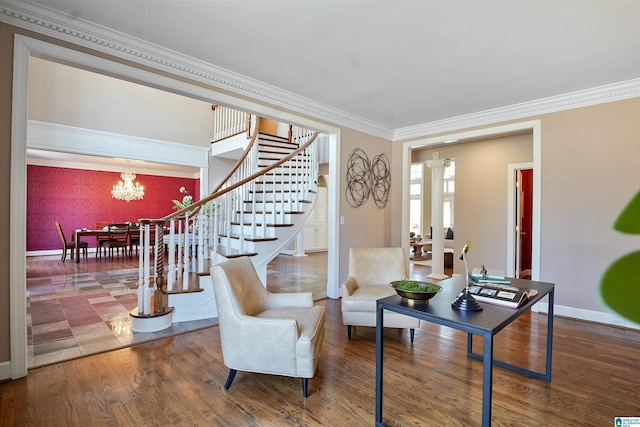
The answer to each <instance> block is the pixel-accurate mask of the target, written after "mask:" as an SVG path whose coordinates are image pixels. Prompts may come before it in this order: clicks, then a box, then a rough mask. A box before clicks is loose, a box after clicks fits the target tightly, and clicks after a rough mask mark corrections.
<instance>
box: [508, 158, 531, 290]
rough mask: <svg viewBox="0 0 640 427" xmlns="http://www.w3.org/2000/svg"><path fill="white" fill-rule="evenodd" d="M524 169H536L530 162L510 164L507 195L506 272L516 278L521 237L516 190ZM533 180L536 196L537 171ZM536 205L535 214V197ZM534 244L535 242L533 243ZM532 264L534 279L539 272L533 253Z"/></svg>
mask: <svg viewBox="0 0 640 427" xmlns="http://www.w3.org/2000/svg"><path fill="white" fill-rule="evenodd" d="M523 169H534V167H533V163H531V162H529V163H513V164H510V165H509V166H508V167H507V174H508V177H507V189H508V192H509V194H508V195H507V270H506V274H507V276H509V277H516V276H515V274H516V271H515V265H516V260H517V257H518V256H519V255H518V251H517V250H516V243H517V239H519V236H518V235H517V233H516V214H517V210H518V206H517V205H518V198H517V197H516V194H515V190H516V188H515V187H516V171H519V170H523ZM533 174H534V176H533V179H534V185H533V187H534V188H533V192H534V194H535V191H536V185H537V184H536V182H535V174H536V172H535V169H534V171H533ZM533 202H534V205H533V211H534V212H535V210H536V206H535V203H536V201H535V197H534V201H533ZM532 244H533V241H532ZM531 261H532V264H531V270H532V271H531V274H532V276H531V277H532V278H533V271H534V270H535V271H537V270H538V269H537V268H535V269H534V268H533V253H532V259H531Z"/></svg>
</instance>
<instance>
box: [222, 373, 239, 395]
mask: <svg viewBox="0 0 640 427" xmlns="http://www.w3.org/2000/svg"><path fill="white" fill-rule="evenodd" d="M237 373H238V371H236V370H235V369H229V375H228V376H227V381H226V382H225V383H224V389H225V390H229V387H231V383H232V382H233V380H234V379H235V377H236V374H237Z"/></svg>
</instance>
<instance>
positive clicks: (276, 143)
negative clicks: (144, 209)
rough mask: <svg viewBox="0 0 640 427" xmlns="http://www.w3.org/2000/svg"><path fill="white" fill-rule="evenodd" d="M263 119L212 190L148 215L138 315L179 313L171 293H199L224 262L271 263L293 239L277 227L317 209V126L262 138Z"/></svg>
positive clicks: (142, 244)
mask: <svg viewBox="0 0 640 427" xmlns="http://www.w3.org/2000/svg"><path fill="white" fill-rule="evenodd" d="M258 124H259V118H257V119H256V125H255V129H256V132H254V135H253V136H252V138H251V142H250V143H249V146H248V147H247V149H246V150H245V152H244V154H243V156H242V157H241V158H240V159H239V160H238V161H237V162H236V164H235V166H234V167H233V168H232V170H231V171H230V172H229V174H228V175H227V177H226V178H225V179H224V180H223V182H222V183H221V184H220V185H218V186H217V187H216V188H215V189H214V190H213V191H212V192H211V193H210V194H209V195H208V196H206V197H204V198H202V199H201V200H199V201H197V202H194V203H193V204H191V205H189V206H187V207H185V208H183V209H180V210H178V211H176V212H174V213H171V214H169V215H167V216H165V217H163V218H158V219H140V251H139V257H140V258H139V287H138V308H137V311H136V310H133V311H132V316H134V318H135V317H143V318H144V317H153V316H157V315H162V314H166V313H169V312H171V310H172V308H170V307H169V304H168V295H169V294H172V293H183V292H197V291H199V285H198V276H199V275H203V274H207V273H208V269H209V267H210V266H211V265H212V264H214V263H215V262H216V261H217V260H221V259H226V258H231V257H237V256H252V257H254V263H267V262H268V261H270V260H271V259H272V258H273V257H275V256H276V255H277V253H278V252H279V250H280V249H281V248H282V247H284V245H286V244H287V243H288V241H289V240H290V239H287V240H286V241H282V239H280V241H277V240H278V237H277V234H278V233H277V232H276V230H278V229H280V228H283V227H289V228H294V227H293V222H295V221H293V220H292V216H294V215H299V214H302V213H306V214H307V215H308V212H310V208H311V206H312V203H313V202H314V201H315V191H316V188H317V176H318V160H317V159H318V154H317V144H314V142H315V140H316V138H317V132H312V131H309V130H307V129H304V128H301V127H296V126H290V132H289V136H288V138H279V139H278V138H274V139H273V140H267V141H261V140H260V137H259V133H258V132H257V129H258ZM305 205H306V206H305ZM305 218H306V216H305ZM297 222H298V223H299V224H302V223H303V222H304V221H302V222H300V221H299V220H298V221H297ZM300 227H301V225H300V226H298V228H300ZM295 232H296V231H295V230H292V233H294V234H295ZM292 236H293V235H292ZM292 236H291V237H292ZM276 241H277V242H276ZM263 242H271V244H270V245H269V244H266V245H264V246H266V248H267V249H266V251H268V252H269V253H265V250H262V249H261V251H262V253H259V252H258V246H259V245H260V244H261V243H263ZM165 254H166V262H165ZM134 330H135V328H134Z"/></svg>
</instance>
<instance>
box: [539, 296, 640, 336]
mask: <svg viewBox="0 0 640 427" xmlns="http://www.w3.org/2000/svg"><path fill="white" fill-rule="evenodd" d="M532 310H533V311H535V312H539V313H548V312H549V305H548V304H547V303H546V302H539V303H537V304H535V305H534V306H533V307H532ZM553 313H554V315H555V316H561V317H568V318H571V319H576V320H584V321H587V322H594V323H602V324H605V325H611V326H617V327H621V328H629V329H636V330H640V325H638V324H637V323H634V322H632V321H630V320H627V319H623V318H622V317H620V316H618V315H617V314H614V313H608V312H602V311H594V310H585V309H582V308H574V307H567V306H565V305H556V306H554V308H553Z"/></svg>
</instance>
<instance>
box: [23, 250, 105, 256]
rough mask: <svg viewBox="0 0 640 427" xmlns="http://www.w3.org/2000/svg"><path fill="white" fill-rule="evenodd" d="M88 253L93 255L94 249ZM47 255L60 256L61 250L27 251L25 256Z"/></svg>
mask: <svg viewBox="0 0 640 427" xmlns="http://www.w3.org/2000/svg"><path fill="white" fill-rule="evenodd" d="M88 252H89V253H95V252H96V248H89V250H88ZM47 255H58V256H62V250H61V249H47V250H41V251H27V256H47ZM67 258H68V257H67Z"/></svg>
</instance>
